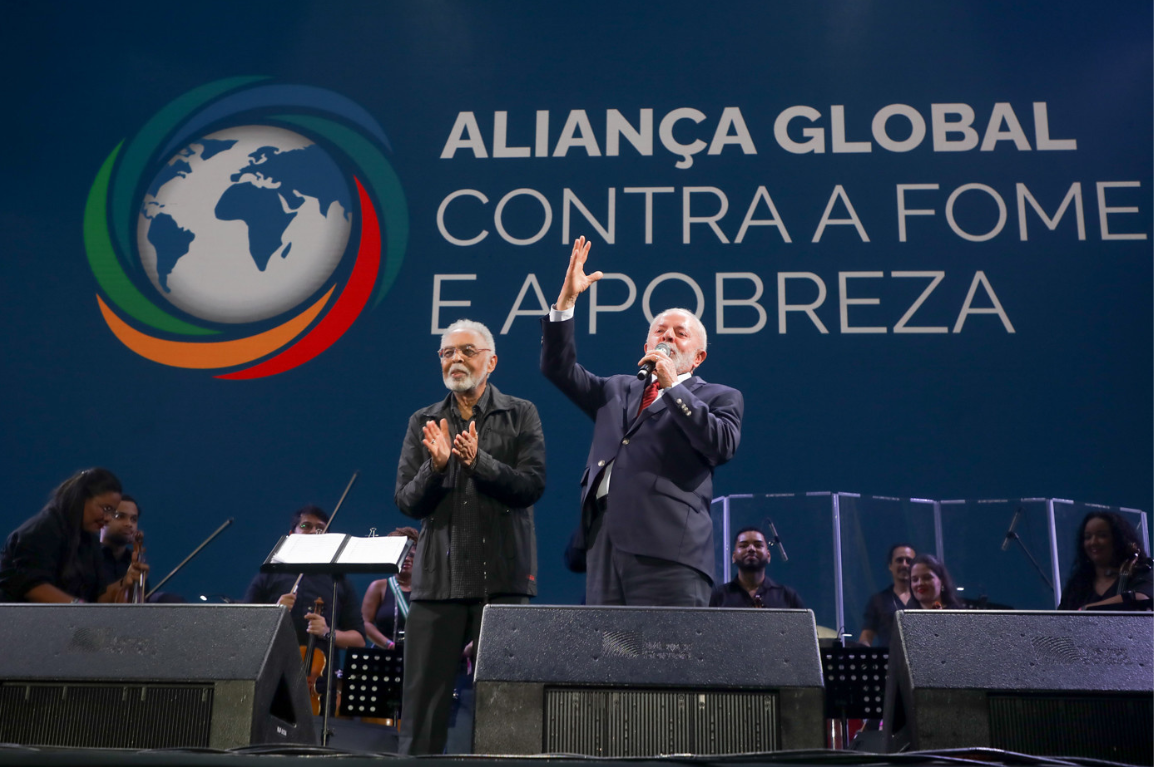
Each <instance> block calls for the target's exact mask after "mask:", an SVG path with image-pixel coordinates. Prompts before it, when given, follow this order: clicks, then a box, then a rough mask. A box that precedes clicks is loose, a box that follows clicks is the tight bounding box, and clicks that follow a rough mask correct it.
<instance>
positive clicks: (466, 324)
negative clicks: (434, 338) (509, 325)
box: [441, 320, 497, 354]
mask: <svg viewBox="0 0 1154 767" xmlns="http://www.w3.org/2000/svg"><path fill="white" fill-rule="evenodd" d="M456 330H471V331H473V332H474V333H476V334H477V335H479V336H481V338H483V339H484V340H485V346H486V347H487V348H488V349H489V350H490V352H491V353H492V354H496V353H497V342H496V341H494V340H493V334H492V333H490V332H489V329H488V328H487V327H485V326H484V325H483V324H481V323H480V322H477V321H476V320H457V321H456V322H454V323H453V324H452V325H450V326H449V327H447V328H446V329H445V332H444V333H442V334H441V348H444V346H445V339H446V338H447V337H448V335H449V334H450V333H452V332H454V331H456Z"/></svg>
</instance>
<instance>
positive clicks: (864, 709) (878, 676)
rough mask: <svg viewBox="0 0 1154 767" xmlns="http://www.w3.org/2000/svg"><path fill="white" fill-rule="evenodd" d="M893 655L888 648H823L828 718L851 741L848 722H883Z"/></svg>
mask: <svg viewBox="0 0 1154 767" xmlns="http://www.w3.org/2000/svg"><path fill="white" fill-rule="evenodd" d="M889 657H890V651H889V648H886V647H843V646H842V645H840V644H835V645H832V646H830V647H822V648H821V672H822V676H823V677H824V679H825V716H826V719H832V720H834V721H837V722H839V723H840V724H841V740H842V742H843V743H845V742H846V740H847V737H846V736H847V730H848V720H850V719H880V718H881V716H882V702H883V700H884V698H885V691H886V672H887V669H888V668H889Z"/></svg>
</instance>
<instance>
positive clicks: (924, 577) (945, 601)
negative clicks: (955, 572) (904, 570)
mask: <svg viewBox="0 0 1154 767" xmlns="http://www.w3.org/2000/svg"><path fill="white" fill-rule="evenodd" d="M910 590H911V591H912V592H913V593H914V599H916V600H918V607H920V608H922V609H923V610H942V609H951V610H958V609H961V608H962V607H964V605H963V604H962V603H961V601H960V600H959V599H958V594H957V589H955V588H954V579H953V578H951V577H950V571H949V570H947V569H946V566H945V565H944V564H942V563H941V562H940V561H938V558H937V557H935V556H933V555H931V554H918V555H917V556H916V557H914V562H913V564H912V565H910ZM911 606H912V605H911Z"/></svg>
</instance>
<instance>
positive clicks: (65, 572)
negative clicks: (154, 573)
mask: <svg viewBox="0 0 1154 767" xmlns="http://www.w3.org/2000/svg"><path fill="white" fill-rule="evenodd" d="M120 493H121V487H120V480H119V479H117V478H116V475H115V474H113V473H112V472H111V471H109V470H108V469H101V468H93V469H85V470H84V471H80V472H77V473H76V474H73V475H72V476H71V477H69V478H68V479H66V480H65V481H64V482H63V483H61V484H60V486H59V487H57V488H56V489H55V490H54V491H53V492H52V496H51V498H49V500H48V504H47V505H46V506H45V507H44V508H43V509H41V510H40V511H39V513H37V514H36V515H35V516H33V517H32V518H31V519H29V520H27V521H26V522H24V524H22V525H20V527H18V528H16V530H14V531H13V532H12V534H11V535H9V536H8V541H7V543H6V544H5V546H4V550H3V552H0V599H3V601H7V602H57V603H65V604H67V603H69V602H72V603H76V602H123V601H124V599H125V595H126V593H127V589H128V586H129V585H130V584H131V583H133V582H136V581H138V580H139V579H140V577H141V575H142V574H144V573H147V572H148V565H146V564H145V563H144V562H143V561H141V560H140V556H141V554H142V553H143V547H140V551H134V552H133V553H132V554H131V557H130V561H129V564H128V567H127V569H126V570H125V573H124V576H123V577H122V578H120V579H109V577H108V576H107V575H106V574H105V571H104V564H103V559H102V553H101V548H100V539H99V537H98V536H99V533H100V530H101V529H102V528H103V527H104V526H105V524H106V523H107V520H108V518H109V517H110V516H111V515H112V513H113V512H115V511H116V508H117V506H119V505H120V500H121V495H120Z"/></svg>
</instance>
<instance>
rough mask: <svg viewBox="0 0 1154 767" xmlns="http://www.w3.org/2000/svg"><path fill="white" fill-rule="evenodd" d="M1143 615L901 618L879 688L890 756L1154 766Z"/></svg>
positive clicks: (1152, 651)
mask: <svg viewBox="0 0 1154 767" xmlns="http://www.w3.org/2000/svg"><path fill="white" fill-rule="evenodd" d="M1152 632H1154V616H1152V615H1151V614H1150V613H1106V612H1060V613H1059V612H1025V611H1021V612H1008V611H1007V612H1002V611H997V612H995V611H988V612H987V611H978V610H906V611H903V612H899V613H898V614H897V631H896V632H895V635H894V636H895V640H894V644H893V645H892V646H891V647H890V666H889V669H890V670H889V678H888V679H887V681H886V695H885V704H884V714H883V717H884V721H885V726H884V732H885V734H886V740H887V743H888V749H889V750H890V751H891V752H896V751H900V750H907V749H912V750H917V751H929V750H939V749H946V748H968V747H989V748H999V749H1003V750H1006V751H1017V752H1022V753H1027V754H1034V755H1039V756H1070V757H1091V758H1097V759H1107V760H1110V761H1114V762H1127V763H1132V764H1146V765H1148V764H1151V763H1152V762H1154V745H1152V743H1154V735H1152V734H1151V728H1150V723H1151V721H1154V681H1152V680H1154V642H1152Z"/></svg>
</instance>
